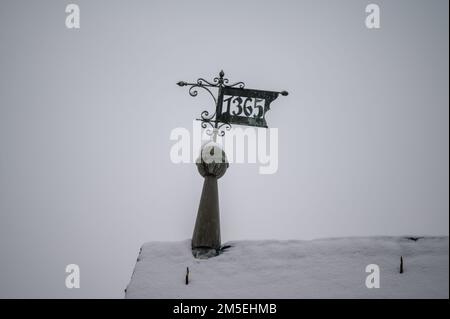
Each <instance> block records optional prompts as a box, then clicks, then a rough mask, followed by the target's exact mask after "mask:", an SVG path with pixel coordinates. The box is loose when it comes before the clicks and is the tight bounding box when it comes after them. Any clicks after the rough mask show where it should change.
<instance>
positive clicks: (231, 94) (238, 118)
mask: <svg viewBox="0 0 450 319" xmlns="http://www.w3.org/2000/svg"><path fill="white" fill-rule="evenodd" d="M278 94H279V92H272V91H261V90H252V89H241V88H236V87H223V88H222V90H221V92H220V95H219V99H218V103H217V120H218V121H220V122H223V123H229V124H238V125H249V126H258V127H266V128H267V122H266V113H267V111H269V110H270V103H271V102H272V101H273V100H275V99H276V98H277V97H278Z"/></svg>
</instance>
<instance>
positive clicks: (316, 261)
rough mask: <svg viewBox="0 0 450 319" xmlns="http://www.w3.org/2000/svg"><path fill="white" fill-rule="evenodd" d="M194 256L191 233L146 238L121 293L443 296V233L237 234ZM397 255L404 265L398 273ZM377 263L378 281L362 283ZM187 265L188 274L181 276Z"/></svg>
mask: <svg viewBox="0 0 450 319" xmlns="http://www.w3.org/2000/svg"><path fill="white" fill-rule="evenodd" d="M227 244H230V245H232V247H231V248H229V249H227V250H226V251H225V252H224V253H223V254H221V255H219V256H217V257H214V258H210V259H206V260H199V259H195V258H193V257H192V254H191V249H190V240H186V241H182V242H150V243H146V244H144V246H143V247H142V251H141V253H140V255H139V258H138V262H137V263H136V267H135V269H134V272H133V275H132V278H131V282H130V284H129V285H128V287H127V290H126V295H125V297H126V298H448V297H449V248H448V244H449V238H448V237H425V238H421V239H419V240H417V241H413V240H409V239H407V238H404V237H369V238H334V239H320V240H311V241H298V240H295V241H294V240H292V241H274V240H265V241H236V242H230V243H227ZM400 256H403V260H404V273H403V274H400V273H399V265H400ZM368 264H377V265H378V266H379V267H380V288H372V289H368V288H367V287H366V285H365V282H366V277H367V276H368V275H369V273H366V272H365V270H366V266H367V265H368ZM186 267H189V270H190V276H189V277H190V282H189V284H188V285H186V284H185V274H186Z"/></svg>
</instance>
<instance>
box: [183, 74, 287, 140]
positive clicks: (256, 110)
mask: <svg viewBox="0 0 450 319" xmlns="http://www.w3.org/2000/svg"><path fill="white" fill-rule="evenodd" d="M224 76H225V72H223V71H220V73H219V76H218V77H215V78H214V79H213V81H212V82H211V81H207V80H205V79H203V78H199V79H197V82H196V83H188V82H184V81H180V82H178V83H177V84H178V85H179V86H189V94H190V95H191V96H194V97H195V96H197V94H198V91H197V88H200V89H204V90H205V91H207V92H208V93H209V95H211V97H212V98H213V100H214V104H215V107H216V109H215V112H214V113H213V114H212V115H210V114H209V112H208V111H203V112H202V113H201V115H200V117H201V118H199V119H197V120H199V121H202V124H201V125H202V127H203V128H206V127H207V126H208V125H209V126H210V127H211V128H212V129H213V132H214V135H213V137H214V140H215V137H216V136H217V134H218V133H219V132H220V133H219V135H220V136H224V135H225V130H222V128H223V127H224V128H225V129H226V130H227V131H229V130H230V129H231V124H237V125H247V126H257V127H265V128H267V122H266V118H265V116H266V113H267V111H269V110H270V103H272V101H274V100H275V99H276V98H277V97H278V95H279V94H281V95H283V96H286V95H288V92H287V91H281V92H274V91H262V90H254V89H246V88H245V83H244V82H236V83H233V84H228V83H229V80H228V79H227V78H225V77H224ZM211 89H217V90H218V92H217V98H216V97H215V96H214V94H213V92H212V91H211Z"/></svg>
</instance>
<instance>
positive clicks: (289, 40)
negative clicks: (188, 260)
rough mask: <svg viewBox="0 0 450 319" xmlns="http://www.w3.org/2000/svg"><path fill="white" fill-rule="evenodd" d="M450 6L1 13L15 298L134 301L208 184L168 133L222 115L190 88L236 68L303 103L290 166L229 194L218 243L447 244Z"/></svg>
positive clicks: (264, 4)
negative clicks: (143, 253) (373, 17)
mask: <svg viewBox="0 0 450 319" xmlns="http://www.w3.org/2000/svg"><path fill="white" fill-rule="evenodd" d="M69 3H76V4H78V5H79V6H80V10H81V29H79V30H76V29H71V30H70V29H67V28H66V26H65V19H66V13H65V7H66V5H67V4H69ZM369 3H376V4H378V5H380V9H381V29H379V30H373V29H372V30H369V29H367V28H366V26H365V23H364V21H365V17H366V15H367V14H366V13H365V7H366V5H367V4H369ZM448 9H449V8H448V1H446V0H442V1H439V0H434V1H410V0H404V1H360V0H359V1H357V0H354V1H350V0H349V1H317V0H310V1H256V0H255V1H233V0H230V1H189V2H188V1H136V0H134V1H126V2H125V1H82V0H77V1H75V0H74V1H72V2H70V1H56V0H54V1H13V0H9V1H5V0H1V1H0V297H3V298H5V297H8V298H10V297H63V298H72V297H118V298H122V297H123V290H124V289H125V287H126V285H127V284H128V282H129V279H130V277H131V273H132V271H133V268H134V265H135V261H136V257H137V254H138V251H139V248H140V246H141V245H142V244H143V243H144V242H147V241H174V240H184V239H187V238H190V237H191V235H192V231H193V227H194V222H195V217H196V214H197V208H198V203H199V199H200V192H201V188H202V183H203V180H202V178H201V177H200V175H199V174H198V172H197V169H196V168H195V165H193V164H178V165H176V164H173V163H172V162H171V161H170V157H169V151H170V148H171V146H172V145H173V144H174V143H175V142H174V141H170V139H169V136H170V132H171V130H172V129H174V128H176V127H186V128H188V129H189V130H192V120H193V119H194V118H197V117H199V115H200V113H201V111H203V110H206V109H207V110H210V111H211V110H212V109H213V107H212V106H211V104H210V101H209V97H208V96H207V95H203V93H202V92H199V96H198V97H197V98H192V97H190V96H189V95H188V92H187V88H180V87H178V86H176V85H175V83H176V82H178V81H180V80H183V81H194V80H196V79H197V78H199V77H204V78H205V79H207V80H210V79H212V78H213V77H215V76H217V74H218V72H219V71H220V70H221V69H223V70H224V71H225V73H226V77H227V78H229V79H230V81H231V82H233V81H244V82H245V83H246V87H248V88H257V89H266V90H277V91H278V90H288V91H289V93H290V94H289V96H288V97H279V98H278V99H277V100H276V101H274V102H273V104H272V108H271V109H272V110H271V111H270V112H269V113H268V115H267V121H268V124H269V126H270V127H276V128H278V130H279V168H278V172H277V173H276V174H274V175H260V174H258V165H256V164H234V165H231V166H230V168H229V169H228V171H227V173H226V174H225V176H224V177H223V178H222V179H220V181H219V192H220V205H221V206H220V209H221V230H222V242H226V241H229V240H240V239H313V238H321V237H334V236H374V235H406V234H411V235H448V233H449V226H448V225H449V200H448V192H449V186H448V185H449V165H448V164H449V149H448V143H449V141H448V129H449V122H448V117H449V108H448V105H449V95H448V85H449V80H448V79H449V78H448V75H449V74H448V68H449V64H448V55H449V50H448V48H449V46H448V36H449V34H448V27H449V25H448ZM70 263H75V264H78V265H79V266H80V269H81V288H80V289H67V288H66V287H65V284H64V281H65V278H66V273H65V266H66V265H67V264H70ZM181 271H184V270H181ZM174 275H175V274H174Z"/></svg>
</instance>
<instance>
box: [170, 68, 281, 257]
mask: <svg viewBox="0 0 450 319" xmlns="http://www.w3.org/2000/svg"><path fill="white" fill-rule="evenodd" d="M224 76H225V73H224V72H223V71H220V73H219V76H218V77H215V78H214V79H213V81H207V80H205V79H203V78H199V79H197V82H195V83H188V82H184V81H180V82H178V83H177V84H178V85H179V86H189V94H190V95H191V96H194V97H195V96H197V94H198V90H197V89H198V88H200V89H203V90H205V91H207V92H208V93H209V94H210V95H211V97H212V98H213V100H214V104H215V107H216V109H215V111H214V113H213V114H212V115H210V113H209V112H208V111H206V110H205V111H203V112H202V113H201V114H200V118H199V119H197V120H199V121H201V122H202V124H201V126H202V128H207V127H208V125H209V126H210V127H211V128H212V131H211V130H210V129H209V130H207V131H206V132H207V134H209V135H212V141H211V142H208V143H206V144H204V145H203V146H202V149H201V150H200V156H199V158H198V159H197V163H196V164H197V169H198V171H199V173H200V175H202V176H203V177H204V178H205V180H204V183H203V190H202V195H201V198H200V205H199V208H198V213H197V219H196V221H195V227H194V233H193V235H192V243H191V248H192V254H193V255H194V256H195V257H196V258H209V257H213V256H217V255H218V254H219V253H220V251H221V244H220V214H219V194H218V187H217V180H218V179H219V178H220V177H222V176H223V175H224V174H225V172H226V170H227V168H228V161H227V158H226V154H225V152H224V151H223V149H222V148H221V147H220V146H219V145H218V144H216V143H215V142H216V138H217V135H220V136H224V135H225V130H224V129H223V128H225V129H226V130H227V131H229V130H230V129H231V125H232V124H237V125H246V126H256V127H264V128H267V122H266V113H267V112H268V111H269V110H270V103H272V102H273V101H274V100H275V99H276V98H277V97H278V95H279V94H281V95H283V96H286V95H288V92H287V91H281V92H275V91H262V90H254V89H246V88H245V84H244V82H236V83H233V84H228V83H229V80H228V79H227V78H225V77H224ZM215 89H217V98H216V96H215V95H214V93H213V92H212V90H215Z"/></svg>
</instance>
